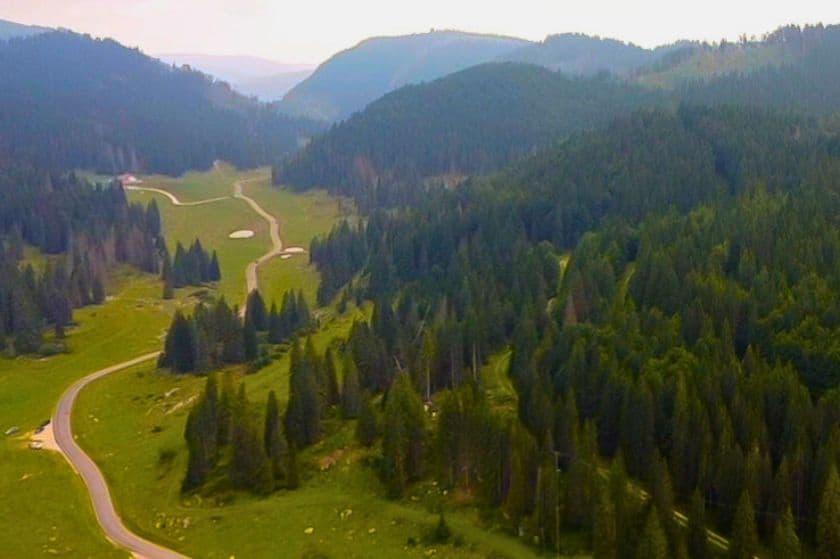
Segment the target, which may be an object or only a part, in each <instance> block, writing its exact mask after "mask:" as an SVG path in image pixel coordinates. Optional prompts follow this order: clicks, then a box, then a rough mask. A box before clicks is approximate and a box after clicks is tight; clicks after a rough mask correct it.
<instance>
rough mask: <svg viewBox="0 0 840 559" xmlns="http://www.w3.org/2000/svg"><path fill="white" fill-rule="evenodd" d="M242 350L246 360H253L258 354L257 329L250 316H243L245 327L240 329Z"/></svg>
mask: <svg viewBox="0 0 840 559" xmlns="http://www.w3.org/2000/svg"><path fill="white" fill-rule="evenodd" d="M242 340H243V351H244V354H245V360H246V361H254V360H255V359H256V358H257V357H258V356H259V349H260V348H259V343H258V341H257V329H256V327H255V325H254V322H253V320H251V317H249V316H246V317H245V327H244V329H243V330H242Z"/></svg>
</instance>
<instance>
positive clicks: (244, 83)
mask: <svg viewBox="0 0 840 559" xmlns="http://www.w3.org/2000/svg"><path fill="white" fill-rule="evenodd" d="M311 75H312V69H308V70H298V71H296V72H284V73H280V74H273V75H270V76H262V77H255V78H244V79H242V80H240V81H238V82H235V83H234V84H233V85H234V87H235V88H236V89H237V90H238V91H240V92H242V93H244V94H245V95H253V96H254V97H258V98H260V99H262V100H263V101H280V100H281V99H282V98H283V96H284V95H286V93H288V92H289V90H290V89H292V88H293V87H295V86H296V85H297V84H299V83H300V82H302V81H303V80H305V79H306V78H308V77H309V76H311Z"/></svg>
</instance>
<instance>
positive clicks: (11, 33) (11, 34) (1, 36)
mask: <svg viewBox="0 0 840 559" xmlns="http://www.w3.org/2000/svg"><path fill="white" fill-rule="evenodd" d="M48 31H52V29H49V28H47V27H38V26H37V25H24V24H22V23H15V22H13V21H6V20H4V19H0V41H6V40H8V39H13V38H15V37H30V36H32V35H37V34H39V33H46V32H48Z"/></svg>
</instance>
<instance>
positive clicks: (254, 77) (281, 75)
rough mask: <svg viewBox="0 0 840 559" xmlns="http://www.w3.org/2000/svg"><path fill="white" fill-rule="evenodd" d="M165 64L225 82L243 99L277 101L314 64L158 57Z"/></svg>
mask: <svg viewBox="0 0 840 559" xmlns="http://www.w3.org/2000/svg"><path fill="white" fill-rule="evenodd" d="M157 58H159V59H161V60H163V61H164V62H166V63H168V64H175V65H176V66H182V65H184V64H186V65H188V66H190V67H191V68H193V69H194V70H199V71H201V72H204V73H205V74H210V75H211V76H213V77H215V78H218V79H220V80H223V81H226V82H228V83H229V84H231V85H232V86H233V87H234V88H235V89H236V90H237V91H239V92H241V93H244V94H245V95H254V96H256V97H259V98H261V99H263V100H265V101H277V100H279V99H281V98H282V97H283V95H284V94H285V93H286V92H287V91H288V90H289V89H291V88H292V87H294V86H295V85H297V84H298V83H300V82H301V81H303V80H304V79H306V78H307V77H308V76H309V74H311V73H312V70H313V69H314V68H315V65H314V64H287V63H285V62H278V61H276V60H268V59H266V58H259V57H256V56H235V55H234V56H227V55H212V54H159V55H157Z"/></svg>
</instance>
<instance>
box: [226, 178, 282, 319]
mask: <svg viewBox="0 0 840 559" xmlns="http://www.w3.org/2000/svg"><path fill="white" fill-rule="evenodd" d="M259 180H264V178H261V177H260V178H254V179H248V180H245V181H236V182H235V183H233V197H234V198H239V199H240V200H244V201H245V202H247V203H248V205H249V206H251V209H253V210H254V211H255V212H257V213H258V214H259V215H260V217H262V218H263V219H264V220H266V221H267V222H268V228H269V232H270V234H271V250H269V251H268V252H266V253H265V254H263V255H262V256H260V257H259V258H258V259H257V260H254V261H253V262H251V263H249V264H248V267H247V268H246V269H245V284H246V285H245V293H246V294H248V293H251V291H253V290H255V289H256V288H257V269H258V268H259V267H260V264H262V263H264V262H266V261H267V260H271V259H272V258H274V257H275V256H278V255H280V254H282V253H283V241H282V239H280V223H278V221H277V218H275V217H274V216H273V215H271V214H270V213H268V212H267V211H265V210H264V209H262V207H261V206H260V205H259V204H257V203H256V201H254V199H253V198H251V197H250V196H248V195H246V194H245V193H243V192H242V185H243V184H244V183H246V182H254V181H259ZM244 313H245V305H242V308H241V309H240V314H242V315H244Z"/></svg>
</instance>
